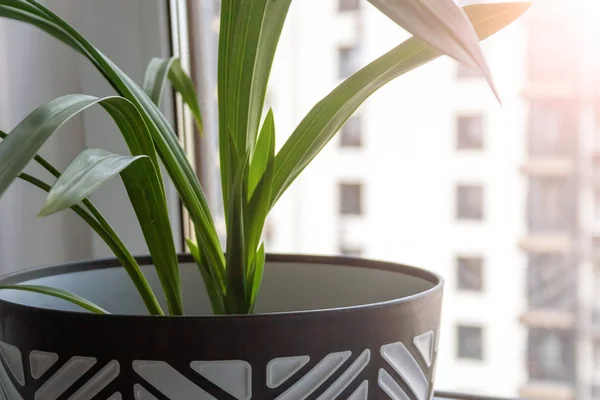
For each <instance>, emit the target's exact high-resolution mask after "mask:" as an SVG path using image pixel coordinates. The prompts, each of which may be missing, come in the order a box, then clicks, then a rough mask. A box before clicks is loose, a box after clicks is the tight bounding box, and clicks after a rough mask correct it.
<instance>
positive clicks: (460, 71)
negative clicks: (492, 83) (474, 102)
mask: <svg viewBox="0 0 600 400" xmlns="http://www.w3.org/2000/svg"><path fill="white" fill-rule="evenodd" d="M456 77H457V78H458V79H471V78H481V72H480V71H479V70H478V69H477V68H475V67H471V66H470V65H468V64H465V63H461V62H459V63H458V67H457V69H456Z"/></svg>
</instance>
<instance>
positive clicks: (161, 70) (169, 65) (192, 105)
mask: <svg viewBox="0 0 600 400" xmlns="http://www.w3.org/2000/svg"><path fill="white" fill-rule="evenodd" d="M167 77H168V79H169V81H171V84H172V85H173V88H174V89H175V90H176V91H177V92H178V93H179V94H180V95H181V99H182V100H183V103H184V104H185V105H187V107H188V108H189V109H190V111H191V113H192V115H193V116H194V120H195V121H196V128H197V129H198V133H199V134H200V135H202V134H203V132H204V127H203V123H202V112H201V111H200V104H199V103H198V95H197V94H196V89H195V88H194V82H193V81H192V78H190V76H189V75H188V74H187V73H186V72H185V71H184V70H183V67H182V66H181V61H180V60H179V58H177V57H171V58H153V59H152V60H150V63H149V64H148V68H146V74H145V77H144V83H143V85H142V89H144V92H145V93H146V94H147V95H148V96H149V97H150V99H151V100H152V102H154V104H156V105H157V106H158V105H160V99H161V95H162V92H163V91H164V87H165V83H166V81H167Z"/></svg>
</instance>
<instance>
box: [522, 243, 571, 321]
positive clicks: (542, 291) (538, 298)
mask: <svg viewBox="0 0 600 400" xmlns="http://www.w3.org/2000/svg"><path fill="white" fill-rule="evenodd" d="M528 258H529V259H528V266H527V302H528V305H529V308H530V309H541V310H562V311H572V310H574V307H575V296H576V295H575V293H576V292H575V291H576V281H577V275H576V273H575V271H576V269H575V268H574V265H569V264H568V261H569V259H568V258H567V257H565V256H564V255H561V254H529V257H528Z"/></svg>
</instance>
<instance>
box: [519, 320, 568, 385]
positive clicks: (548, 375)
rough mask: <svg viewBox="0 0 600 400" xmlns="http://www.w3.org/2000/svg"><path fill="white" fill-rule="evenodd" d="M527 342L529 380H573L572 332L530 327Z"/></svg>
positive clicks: (564, 381)
mask: <svg viewBox="0 0 600 400" xmlns="http://www.w3.org/2000/svg"><path fill="white" fill-rule="evenodd" d="M527 343H528V367H529V368H528V369H529V380H530V381H550V382H562V383H572V382H573V376H574V370H575V365H574V363H573V360H574V356H575V335H574V333H573V332H571V331H569V330H560V329H543V328H530V329H529V338H528V341H527Z"/></svg>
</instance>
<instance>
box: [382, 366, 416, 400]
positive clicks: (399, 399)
mask: <svg viewBox="0 0 600 400" xmlns="http://www.w3.org/2000/svg"><path fill="white" fill-rule="evenodd" d="M378 383H379V387H380V388H381V389H383V391H384V392H385V393H387V395H388V396H389V397H390V399H392V400H410V397H408V395H407V394H406V393H405V392H404V390H402V388H401V387H400V385H398V382H396V381H395V380H394V378H392V376H391V375H390V374H389V373H388V372H387V371H386V370H385V369H383V368H380V369H379V379H378Z"/></svg>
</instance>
